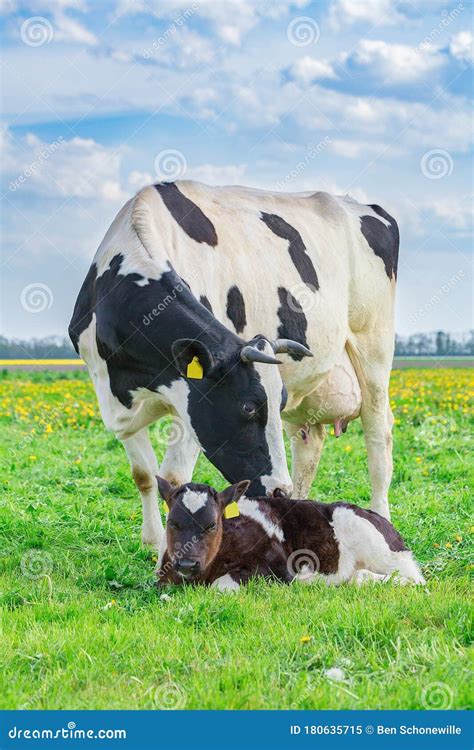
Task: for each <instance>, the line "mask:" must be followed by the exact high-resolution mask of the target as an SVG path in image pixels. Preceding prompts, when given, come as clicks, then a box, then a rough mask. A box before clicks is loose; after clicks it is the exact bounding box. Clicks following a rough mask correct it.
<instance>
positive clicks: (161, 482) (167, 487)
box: [156, 475, 176, 505]
mask: <svg viewBox="0 0 474 750" xmlns="http://www.w3.org/2000/svg"><path fill="white" fill-rule="evenodd" d="M156 481H157V482H158V489H159V491H160V495H161V499H162V500H164V501H165V503H168V505H169V503H170V498H171V495H172V494H173V492H174V490H175V489H176V487H173V485H171V484H170V483H169V482H168V480H167V479H164V478H163V477H159V476H158V475H157V477H156Z"/></svg>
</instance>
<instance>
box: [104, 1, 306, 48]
mask: <svg viewBox="0 0 474 750" xmlns="http://www.w3.org/2000/svg"><path fill="white" fill-rule="evenodd" d="M308 2H309V0H279V2H278V3H273V2H271V1H270V2H255V1H254V0H225V2H224V0H199V1H197V2H195V3H192V2H191V0H167V2H163V0H120V1H119V2H118V6H117V9H118V12H119V13H130V14H132V13H148V14H151V15H153V16H155V17H156V18H161V19H164V20H169V21H171V22H173V21H174V20H176V19H178V18H182V19H184V23H186V22H188V20H189V19H190V18H191V17H192V18H194V17H195V16H197V17H199V18H201V19H204V21H205V22H206V24H207V25H208V27H210V28H211V29H212V30H213V31H214V33H215V34H217V36H218V37H219V38H220V39H221V40H222V41H223V42H224V43H225V44H229V45H231V46H233V47H240V45H241V43H242V40H243V38H244V36H245V35H246V34H247V33H248V32H249V31H251V30H252V29H253V28H255V27H256V26H257V25H258V24H259V23H260V21H261V20H262V19H263V18H271V19H275V18H279V17H282V16H284V15H286V14H287V13H288V12H289V11H290V9H291V8H296V9H298V8H304V6H305V5H307V3H308Z"/></svg>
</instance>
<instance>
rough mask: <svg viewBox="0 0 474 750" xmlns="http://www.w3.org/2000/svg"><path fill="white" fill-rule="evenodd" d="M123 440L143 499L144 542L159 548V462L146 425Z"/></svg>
mask: <svg viewBox="0 0 474 750" xmlns="http://www.w3.org/2000/svg"><path fill="white" fill-rule="evenodd" d="M121 442H122V443H123V447H124V448H125V450H126V452H127V456H128V460H129V461H130V467H131V469H132V476H133V480H134V482H135V484H136V486H137V488H138V491H139V493H140V497H141V499H142V508H143V524H142V542H143V544H147V545H150V546H151V547H154V548H155V549H157V550H158V549H159V547H160V542H161V539H162V537H163V524H162V522H161V516H160V512H159V508H158V485H157V481H156V475H157V474H158V462H157V460H156V456H155V453H154V450H153V448H152V445H151V443H150V438H149V437H148V429H147V428H146V427H144V428H143V429H141V430H139V431H138V432H137V433H136V434H135V435H133V436H132V437H129V438H126V439H124V440H122V441H121Z"/></svg>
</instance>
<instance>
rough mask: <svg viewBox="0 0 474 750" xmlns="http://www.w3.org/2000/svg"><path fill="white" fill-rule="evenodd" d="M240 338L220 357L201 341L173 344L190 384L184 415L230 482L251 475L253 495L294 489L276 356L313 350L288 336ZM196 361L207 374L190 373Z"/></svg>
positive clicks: (182, 340) (202, 446) (210, 456)
mask: <svg viewBox="0 0 474 750" xmlns="http://www.w3.org/2000/svg"><path fill="white" fill-rule="evenodd" d="M235 339H236V341H234V342H233V346H232V347H231V348H230V349H229V348H228V349H226V351H225V352H224V353H222V352H219V354H218V355H217V356H216V355H215V354H213V353H211V351H210V349H209V348H208V347H207V346H206V345H205V344H204V343H202V342H201V341H196V340H190V339H179V340H178V341H175V342H174V344H173V356H174V360H175V364H176V367H177V369H178V370H179V372H180V373H181V374H182V376H183V377H184V378H186V380H187V383H188V386H189V391H188V392H187V394H186V398H187V403H186V404H181V409H180V410H179V411H180V414H181V416H184V415H183V411H184V412H185V413H186V418H189V420H190V426H191V429H192V431H193V432H194V434H195V436H196V438H197V440H198V442H199V444H200V446H201V448H202V449H203V451H204V453H205V454H206V456H207V458H208V459H209V460H210V461H211V462H212V463H213V464H214V465H215V466H216V467H217V468H218V469H219V470H220V471H221V472H222V474H223V475H224V477H225V478H226V479H227V480H228V481H229V482H236V481H238V480H239V479H241V478H242V477H250V478H251V484H250V487H249V491H248V494H249V495H250V496H259V495H260V496H261V495H265V494H269V493H271V492H272V491H273V490H274V489H275V488H276V487H279V488H281V489H282V490H284V491H285V492H288V493H291V489H292V487H291V479H290V476H289V473H288V467H287V462H286V454H285V446H284V442H283V431H282V424H281V417H280V411H281V409H282V408H283V406H284V401H285V390H284V386H283V383H282V380H281V376H280V373H279V371H278V367H277V366H276V365H278V364H280V361H279V360H278V359H276V358H275V354H278V353H280V352H289V351H291V352H297V353H298V354H299V355H300V356H312V355H311V352H310V351H309V350H308V349H307V348H306V347H304V346H303V345H302V344H299V343H298V342H296V341H289V340H287V339H278V340H277V341H275V342H270V341H268V340H267V339H265V338H264V337H263V336H257V337H255V338H254V339H252V341H250V342H249V343H248V344H244V342H242V341H240V340H239V339H237V337H235ZM193 360H194V361H195V362H196V361H197V362H198V363H199V366H200V367H201V368H202V378H193V377H189V370H188V366H189V364H190V362H192V361H193Z"/></svg>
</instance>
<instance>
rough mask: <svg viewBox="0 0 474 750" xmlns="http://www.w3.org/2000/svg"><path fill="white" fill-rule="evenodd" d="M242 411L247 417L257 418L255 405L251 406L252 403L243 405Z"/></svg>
mask: <svg viewBox="0 0 474 750" xmlns="http://www.w3.org/2000/svg"><path fill="white" fill-rule="evenodd" d="M242 411H243V413H244V414H245V416H246V417H253V416H255V412H256V408H255V404H251V403H246V404H242Z"/></svg>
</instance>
